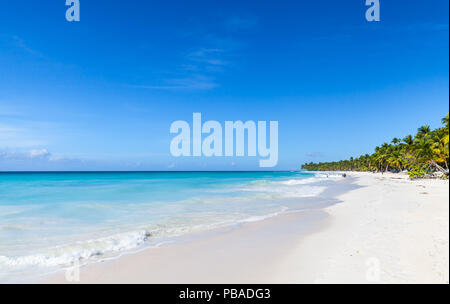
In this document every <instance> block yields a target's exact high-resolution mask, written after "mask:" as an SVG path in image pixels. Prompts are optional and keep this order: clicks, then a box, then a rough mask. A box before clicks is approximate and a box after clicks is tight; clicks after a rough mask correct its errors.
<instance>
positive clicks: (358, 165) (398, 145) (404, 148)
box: [302, 114, 449, 178]
mask: <svg viewBox="0 0 450 304" xmlns="http://www.w3.org/2000/svg"><path fill="white" fill-rule="evenodd" d="M442 124H443V126H442V127H441V128H437V129H435V130H431V128H430V126H428V125H424V126H421V127H420V128H419V129H418V130H417V133H416V135H415V136H412V135H408V136H406V137H404V138H403V139H400V138H394V139H393V140H392V141H391V143H384V144H383V145H381V146H378V147H376V148H375V153H373V154H371V155H369V154H366V155H362V156H360V157H357V158H353V157H351V158H350V159H348V160H341V161H336V162H321V163H313V162H311V163H307V164H303V165H302V169H305V170H309V171H369V172H387V171H391V172H401V171H407V172H409V176H410V177H411V178H419V177H426V176H435V175H440V176H441V177H445V178H448V172H449V171H448V162H449V127H448V124H449V115H448V114H447V116H445V117H444V118H443V119H442Z"/></svg>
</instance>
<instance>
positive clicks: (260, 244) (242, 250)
mask: <svg viewBox="0 0 450 304" xmlns="http://www.w3.org/2000/svg"><path fill="white" fill-rule="evenodd" d="M350 176H351V177H355V180H354V181H353V183H355V184H356V185H358V186H360V187H359V188H358V189H355V190H351V191H348V192H346V193H344V194H341V195H339V196H338V199H339V200H341V201H342V202H341V203H339V204H336V205H333V206H331V207H328V208H325V209H322V210H309V211H302V212H296V213H290V214H283V215H279V216H276V217H273V218H270V219H266V220H263V221H259V222H253V223H247V224H245V225H242V226H240V227H236V228H233V229H228V230H225V231H215V232H211V233H208V234H206V235H205V234H204V235H191V236H189V237H188V238H185V239H184V241H183V242H178V243H174V244H169V245H164V246H161V247H159V248H152V249H146V250H143V251H141V252H139V253H134V254H129V255H125V256H122V257H120V258H117V259H114V260H110V261H104V262H99V263H94V264H90V265H87V266H84V267H82V268H81V271H80V283H448V282H449V201H448V200H449V185H448V181H441V180H418V181H410V180H408V179H407V177H406V176H405V175H402V174H384V175H381V174H372V173H350ZM42 282H44V283H66V282H67V281H66V279H65V273H64V272H60V273H57V274H55V275H52V276H51V277H50V278H47V279H45V280H44V281H42Z"/></svg>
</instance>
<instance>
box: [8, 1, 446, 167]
mask: <svg viewBox="0 0 450 304" xmlns="http://www.w3.org/2000/svg"><path fill="white" fill-rule="evenodd" d="M380 2H381V21H380V22H371V23H369V22H367V21H366V19H365V11H366V9H367V7H366V6H365V1H364V0H355V1H334V0H323V1H277V2H275V1H262V0H258V1H211V0H209V1H196V0H192V1H169V0H167V1H143V0H142V1H106V0H97V1H86V0H84V1H83V0H81V1H80V4H81V21H80V22H73V23H69V22H67V21H66V20H65V11H66V9H67V7H66V6H65V1H64V0H52V1H47V0H45V1H44V0H42V1H36V0H35V1H31V0H30V1H6V0H0V170H248V169H259V168H258V160H259V158H258V157H244V158H225V157H222V158H174V157H172V156H171V155H170V151H169V144H170V141H171V139H172V138H173V135H171V134H170V133H169V127H170V124H171V123H172V122H173V121H175V120H186V121H189V120H191V119H192V113H193V112H201V113H202V114H203V117H204V119H205V120H217V121H220V122H223V121H225V120H243V121H246V120H255V121H257V120H267V121H268V120H277V121H278V122H279V162H278V166H277V167H276V168H274V169H278V170H292V169H298V168H299V167H300V165H301V164H302V163H304V162H307V161H329V160H338V159H343V158H348V157H350V156H357V155H361V154H365V153H371V152H372V151H373V150H374V148H375V146H376V145H378V144H381V143H383V142H385V141H390V140H391V139H392V138H393V137H396V136H397V137H400V136H404V135H407V134H410V133H414V132H415V130H416V128H417V127H418V126H420V125H422V124H430V125H431V126H432V127H438V126H439V125H440V119H441V118H442V117H443V116H444V115H445V114H447V112H448V98H449V87H448V81H449V79H448V76H449V70H448V69H449V62H448V58H449V57H448V54H449V41H448V36H449V33H448V23H449V20H448V11H449V7H448V5H449V3H448V1H437V0H436V1H406V0H403V1H386V0H385V1H383V0H381V1H380Z"/></svg>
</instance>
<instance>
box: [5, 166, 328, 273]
mask: <svg viewBox="0 0 450 304" xmlns="http://www.w3.org/2000/svg"><path fill="white" fill-rule="evenodd" d="M328 181H329V178H326V177H325V176H323V175H315V174H312V173H301V172H121V173H113V172H108V173H94V172H93V173H70V172H67V173H0V282H17V281H20V280H22V279H25V278H29V277H30V276H31V275H41V274H44V273H49V272H51V271H54V270H56V269H59V268H61V267H69V266H71V265H72V264H73V263H75V262H77V263H88V262H93V261H98V260H101V259H105V258H113V257H115V256H118V255H120V254H123V253H127V252H130V251H133V250H138V249H140V248H146V247H152V246H158V245H160V244H162V243H164V242H166V241H168V240H170V239H171V238H173V237H177V236H180V235H183V234H186V233H189V232H195V231H204V230H208V229H213V228H217V227H224V226H229V225H236V224H239V223H244V222H248V221H256V220H260V219H264V218H266V217H270V216H273V215H276V214H279V213H282V212H289V211H292V210H301V209H308V208H314V207H317V206H316V205H315V204H317V202H318V201H317V200H311V198H317V197H319V196H320V194H321V193H322V192H323V191H324V189H326V186H327V184H326V182H328Z"/></svg>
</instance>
